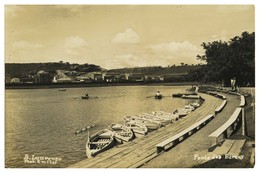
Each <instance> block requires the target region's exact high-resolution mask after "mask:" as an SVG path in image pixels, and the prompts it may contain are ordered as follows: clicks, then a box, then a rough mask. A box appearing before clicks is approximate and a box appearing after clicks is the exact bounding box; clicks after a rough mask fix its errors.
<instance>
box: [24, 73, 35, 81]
mask: <svg viewBox="0 0 260 173" xmlns="http://www.w3.org/2000/svg"><path fill="white" fill-rule="evenodd" d="M33 82H34V77H33V75H28V74H22V76H21V83H33Z"/></svg>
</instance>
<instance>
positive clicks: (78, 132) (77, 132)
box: [74, 124, 95, 135]
mask: <svg viewBox="0 0 260 173" xmlns="http://www.w3.org/2000/svg"><path fill="white" fill-rule="evenodd" d="M93 127H95V125H94V124H93V125H91V126H87V127H84V128H82V129H80V130H78V131H76V132H75V133H74V134H75V135H78V134H80V133H82V132H85V131H87V130H89V129H91V128H93Z"/></svg>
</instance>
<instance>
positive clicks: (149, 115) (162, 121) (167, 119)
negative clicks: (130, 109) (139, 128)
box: [140, 113, 171, 125]
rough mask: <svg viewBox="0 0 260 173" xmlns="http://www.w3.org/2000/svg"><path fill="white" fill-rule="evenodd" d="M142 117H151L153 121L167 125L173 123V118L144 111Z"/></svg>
mask: <svg viewBox="0 0 260 173" xmlns="http://www.w3.org/2000/svg"><path fill="white" fill-rule="evenodd" d="M140 117H142V118H146V119H149V120H152V121H158V122H160V123H162V125H167V124H170V123H171V120H170V119H169V118H165V117H158V116H154V115H153V114H147V113H143V114H142V115H141V116H140Z"/></svg>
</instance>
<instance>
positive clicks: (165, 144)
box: [156, 114, 215, 153]
mask: <svg viewBox="0 0 260 173" xmlns="http://www.w3.org/2000/svg"><path fill="white" fill-rule="evenodd" d="M214 117H215V114H210V115H208V116H206V117H204V118H203V119H201V120H200V121H198V122H196V123H194V124H193V125H191V126H190V127H188V128H187V129H185V130H183V131H181V132H179V133H177V134H176V135H174V136H172V137H170V138H168V139H166V140H164V141H162V142H160V143H159V144H157V145H156V149H157V153H160V152H162V151H165V150H167V149H169V148H172V147H173V146H174V145H176V144H178V143H179V142H181V141H183V140H184V139H186V138H188V137H189V136H191V135H192V134H193V133H195V132H196V131H198V130H199V129H200V128H202V127H203V126H205V125H206V124H207V123H208V122H210V121H211V120H212V119H213V118H214Z"/></svg>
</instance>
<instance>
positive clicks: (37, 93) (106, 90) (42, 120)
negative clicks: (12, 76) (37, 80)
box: [5, 86, 188, 167]
mask: <svg viewBox="0 0 260 173" xmlns="http://www.w3.org/2000/svg"><path fill="white" fill-rule="evenodd" d="M187 88H188V87H180V86H178V87H174V86H113V87H93V88H68V89H67V91H58V89H26V90H6V93H5V94H6V101H5V103H6V105H5V106H6V110H5V112H6V114H5V151H6V152H5V165H6V167H67V166H69V165H71V164H73V163H76V162H79V161H81V160H83V159H85V158H86V156H85V144H86V137H87V134H86V133H82V134H80V135H75V134H74V133H75V131H76V130H80V129H81V128H83V127H86V126H89V125H93V124H94V125H95V127H94V128H92V129H91V130H90V133H91V134H92V133H94V132H96V131H98V130H101V129H103V128H107V124H110V123H123V117H124V116H126V115H136V114H140V113H144V112H146V113H149V112H152V111H158V110H163V111H167V112H172V111H174V110H175V109H176V108H178V107H182V106H184V105H185V104H186V103H187V102H188V101H187V100H183V99H180V98H172V97H171V95H172V93H178V92H185V90H186V89H187ZM157 90H159V91H160V92H161V93H162V94H163V95H164V96H166V97H165V98H164V99H162V100H155V99H154V97H150V98H147V96H152V95H155V93H156V92H157ZM86 92H88V93H89V95H90V96H93V98H91V99H88V100H82V99H81V97H80V96H81V95H84V93H86ZM95 96H98V98H94V97H95ZM148 135H149V134H148ZM27 154H28V156H29V158H32V157H40V156H41V157H42V158H41V159H42V160H44V161H46V160H48V158H45V157H53V158H58V159H59V160H58V161H57V162H56V164H55V163H53V162H46V163H45V162H41V163H40V164H38V163H33V162H31V163H29V162H25V160H24V158H26V155H27ZM43 157H44V158H43ZM27 161H28V160H27Z"/></svg>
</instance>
